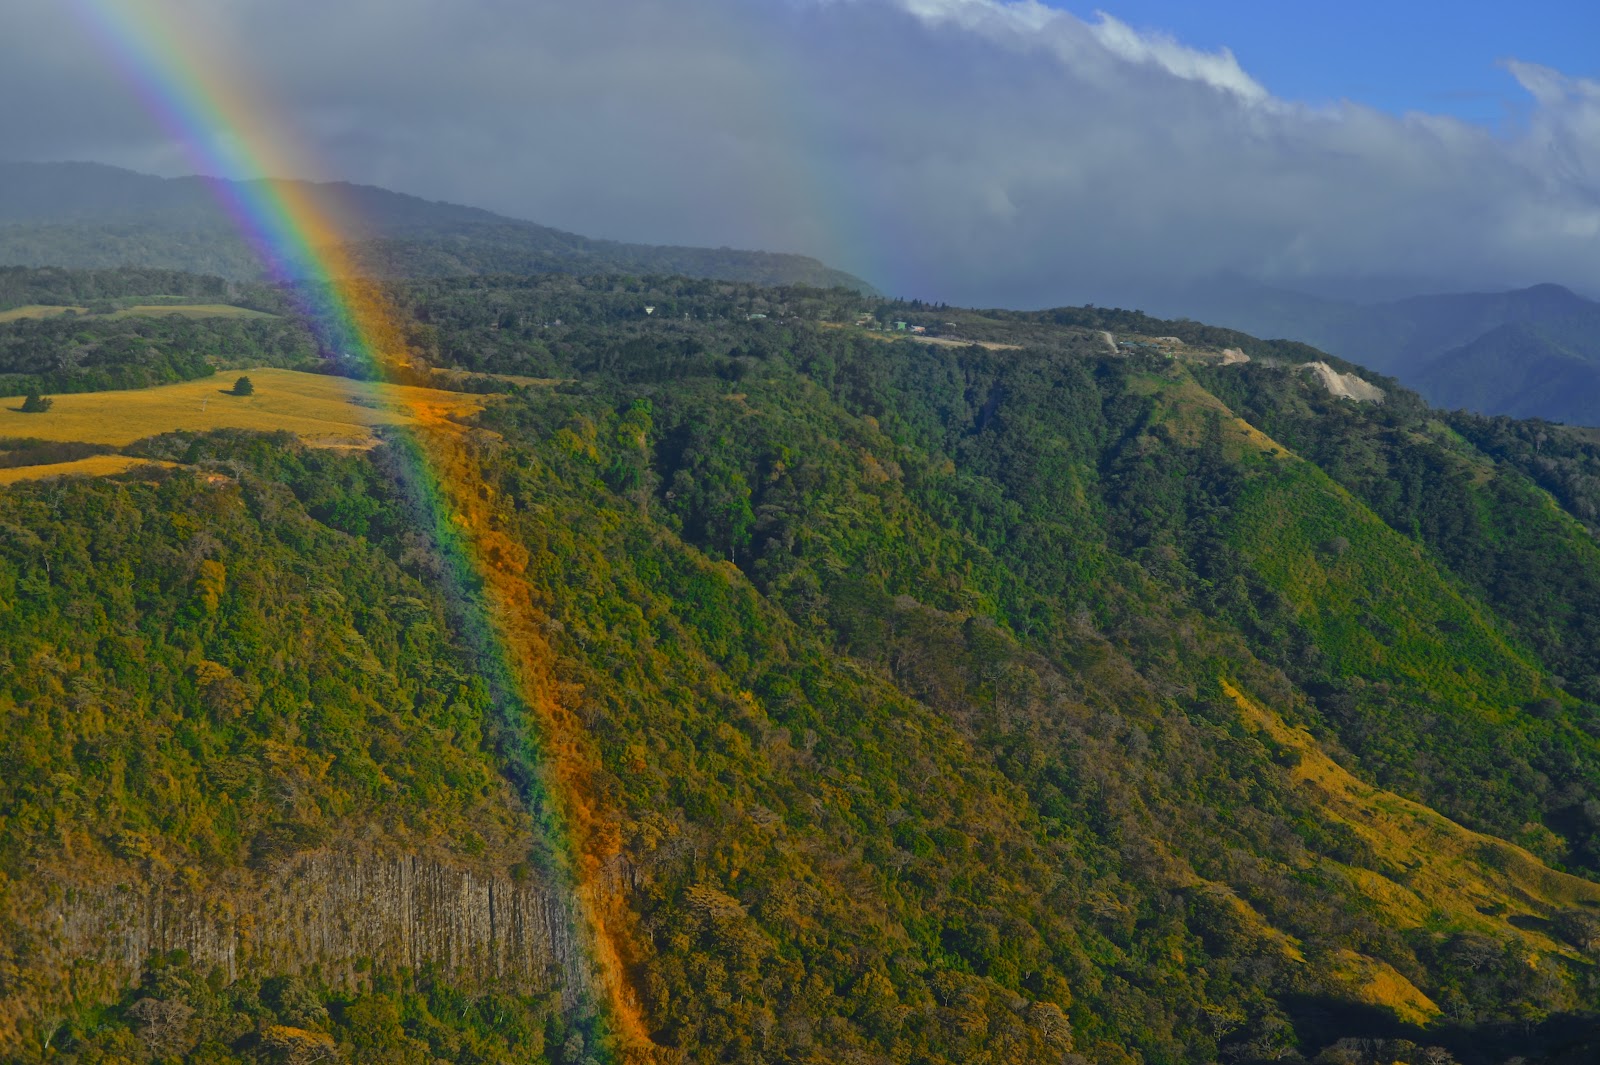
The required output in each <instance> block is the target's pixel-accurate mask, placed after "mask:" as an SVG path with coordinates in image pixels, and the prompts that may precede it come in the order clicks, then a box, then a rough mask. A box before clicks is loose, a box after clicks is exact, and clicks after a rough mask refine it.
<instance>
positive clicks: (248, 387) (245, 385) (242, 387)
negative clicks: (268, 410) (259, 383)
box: [233, 377, 256, 396]
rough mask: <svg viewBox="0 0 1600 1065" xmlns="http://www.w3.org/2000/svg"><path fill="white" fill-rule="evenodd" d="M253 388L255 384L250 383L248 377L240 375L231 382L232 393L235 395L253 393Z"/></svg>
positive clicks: (254, 388)
mask: <svg viewBox="0 0 1600 1065" xmlns="http://www.w3.org/2000/svg"><path fill="white" fill-rule="evenodd" d="M255 390H256V386H255V385H254V384H252V383H251V381H250V378H248V377H241V378H239V379H238V380H237V381H235V382H234V383H233V394H234V395H236V396H249V395H253V394H254V393H255Z"/></svg>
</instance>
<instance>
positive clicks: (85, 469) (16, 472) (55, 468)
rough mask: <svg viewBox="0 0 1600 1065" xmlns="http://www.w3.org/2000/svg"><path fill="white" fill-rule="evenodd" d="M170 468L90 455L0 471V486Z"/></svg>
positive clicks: (127, 457) (145, 461)
mask: <svg viewBox="0 0 1600 1065" xmlns="http://www.w3.org/2000/svg"><path fill="white" fill-rule="evenodd" d="M150 465H156V466H168V465H171V463H166V462H157V463H152V462H151V461H150V460H149V459H139V458H134V457H132V456H131V455H90V456H89V457H88V458H86V459H75V460H73V461H72V462H51V463H47V464H46V465H43V466H17V467H14V468H12V469H0V485H7V484H16V483H17V482H18V481H40V480H43V479H44V478H46V477H71V476H80V477H106V476H109V475H111V474H113V473H123V472H125V471H127V470H131V469H133V468H134V467H135V466H150Z"/></svg>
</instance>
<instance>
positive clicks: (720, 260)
mask: <svg viewBox="0 0 1600 1065" xmlns="http://www.w3.org/2000/svg"><path fill="white" fill-rule="evenodd" d="M260 183H261V182H250V183H249V184H260ZM284 183H286V184H291V185H293V186H295V187H297V188H298V189H300V190H302V192H303V193H304V194H306V195H309V196H310V197H311V198H313V199H315V200H317V201H318V203H319V205H320V207H321V209H322V211H323V212H324V213H325V214H326V215H327V216H328V217H330V218H331V219H333V220H334V221H335V222H336V224H337V227H338V228H339V230H340V231H341V232H343V233H345V234H347V235H348V236H349V237H350V238H351V239H352V241H353V242H354V244H355V245H356V254H355V258H356V261H357V262H358V263H361V264H363V265H364V266H366V267H367V268H368V269H371V270H373V271H374V272H377V273H382V274H385V275H387V276H396V277H404V276H418V275H420V276H431V275H452V274H455V275H460V274H470V273H530V272H536V271H541V270H555V271H559V272H565V273H593V274H602V273H618V272H639V273H660V274H682V275H688V276H703V277H717V278H719V279H723V280H732V281H751V282H758V283H763V284H793V283H806V284H813V285H816V286H817V287H821V288H831V287H834V286H842V287H846V288H851V289H854V290H856V291H861V292H872V291H873V290H872V288H871V286H870V285H868V284H867V283H866V282H864V281H862V280H861V279H859V278H856V277H853V276H851V275H849V274H846V273H844V272H842V271H838V270H834V269H832V268H830V267H827V266H825V265H824V264H822V263H821V262H819V261H817V260H815V259H812V258H810V257H807V256H802V255H793V254H785V253H773V252H757V251H741V250H736V249H730V248H692V247H678V246H668V245H645V244H630V243H627V242H623V241H614V240H596V239H592V238H589V237H583V236H579V235H578V234H574V233H567V232H564V231H562V230H559V229H553V228H550V227H548V226H542V225H539V224H538V223H535V222H530V221H525V220H521V219H515V218H509V217H506V216H504V215H499V214H496V213H494V212H492V211H488V210H484V209H482V208H476V207H467V206H462V205H459V204H452V203H446V202H443V201H430V200H426V199H424V198H422V197H417V196H411V195H408V194H406V193H398V192H393V191H391V190H388V189H384V188H381V187H379V186H374V185H359V184H353V183H350V182H308V181H298V180H288V181H285V182H284ZM229 184H231V183H230V182H228V181H226V180H223V179H217V178H208V177H182V178H160V177H154V176H151V175H146V174H139V173H137V172H135V171H130V170H124V169H121V168H118V167H110V166H106V165H103V164H98V163H5V162H0V263H4V264H8V265H18V266H62V267H72V268H108V267H117V266H144V267H165V268H169V269H178V270H189V271H191V272H197V273H210V274H220V275H222V276H225V277H229V278H232V279H235V280H244V279H255V278H258V277H259V276H260V273H261V267H260V264H259V262H258V260H257V257H256V255H255V253H254V252H253V251H252V250H251V249H250V248H249V247H248V246H247V245H246V244H245V243H244V242H243V241H242V240H241V239H240V238H239V236H238V235H237V226H236V225H235V223H234V222H233V220H232V219H231V218H229V217H228V215H227V213H226V210H225V208H224V207H223V206H222V202H223V199H224V197H219V195H218V193H217V187H218V186H223V187H226V186H227V185H229Z"/></svg>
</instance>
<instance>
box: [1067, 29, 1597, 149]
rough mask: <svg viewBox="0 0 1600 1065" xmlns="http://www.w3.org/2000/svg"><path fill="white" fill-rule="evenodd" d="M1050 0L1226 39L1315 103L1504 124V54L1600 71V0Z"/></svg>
mask: <svg viewBox="0 0 1600 1065" xmlns="http://www.w3.org/2000/svg"><path fill="white" fill-rule="evenodd" d="M1046 2H1048V3H1049V4H1050V6H1052V7H1056V8H1060V9H1062V10H1065V11H1070V12H1072V13H1073V14H1075V15H1078V16H1079V17H1081V18H1092V17H1093V14H1094V12H1095V11H1096V10H1097V9H1098V10H1102V11H1105V12H1106V13H1107V14H1109V15H1111V16H1113V17H1115V18H1117V19H1120V20H1121V21H1123V22H1126V23H1128V24H1129V25H1130V26H1132V27H1134V28H1135V29H1139V30H1158V31H1162V32H1165V33H1169V34H1171V35H1173V36H1175V37H1177V38H1178V39H1179V40H1181V41H1183V43H1185V44H1187V45H1189V46H1190V47H1193V48H1200V49H1205V50H1214V49H1217V48H1223V47H1226V48H1229V49H1231V50H1232V51H1233V53H1234V55H1235V56H1237V57H1238V59H1239V63H1240V65H1241V66H1242V67H1244V69H1245V70H1246V71H1248V72H1249V73H1250V74H1251V75H1253V76H1254V77H1255V78H1256V80H1257V81H1260V82H1261V83H1262V84H1263V85H1265V86H1266V87H1267V88H1268V89H1269V90H1270V91H1271V92H1273V93H1274V94H1275V95H1277V96H1280V97H1284V98H1287V99H1292V100H1301V101H1306V102H1313V103H1315V102H1321V101H1332V100H1339V99H1350V100H1354V101H1357V102H1359V103H1364V104H1368V105H1370V106H1373V107H1377V108H1380V109H1382V110H1385V111H1390V112H1393V113H1400V112H1404V111H1408V110H1420V111H1429V112H1433V113H1435V114H1452V115H1456V116H1457V117H1460V118H1466V119H1470V120H1472V121H1479V122H1485V123H1490V124H1499V123H1500V122H1502V121H1504V120H1505V119H1507V118H1508V117H1515V116H1517V115H1520V114H1521V113H1522V112H1523V110H1524V109H1525V108H1526V106H1527V94H1526V93H1524V92H1523V91H1522V90H1521V88H1519V87H1518V86H1517V84H1516V82H1515V81H1513V80H1512V78H1511V77H1510V76H1509V75H1507V74H1506V73H1505V71H1503V70H1502V69H1500V67H1499V66H1498V61H1499V60H1501V59H1505V58H1515V59H1520V60H1523V61H1525V62H1530V63H1538V64H1541V65H1543V66H1548V67H1554V68H1555V69H1557V70H1560V71H1562V72H1564V73H1566V74H1569V75H1573V76H1576V77H1588V78H1600V0H1523V2H1521V3H1509V2H1507V0H1495V2H1492V3H1486V2H1484V0H1457V2H1454V3H1452V2H1450V0H1387V2H1385V0H1343V2H1338V3H1330V2H1307V0H1227V2H1221V3H1218V2H1201V3H1196V2H1194V0H1107V2H1105V3H1100V4H1094V3H1079V2H1076V0H1073V2H1064V0H1046Z"/></svg>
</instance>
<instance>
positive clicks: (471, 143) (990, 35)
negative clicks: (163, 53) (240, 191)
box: [0, 0, 1600, 305]
mask: <svg viewBox="0 0 1600 1065" xmlns="http://www.w3.org/2000/svg"><path fill="white" fill-rule="evenodd" d="M106 2H109V0H106ZM142 6H145V7H166V8H168V9H171V10H173V11H176V12H178V13H179V14H180V15H181V16H183V17H185V18H186V19H189V20H190V22H189V24H190V25H193V26H195V27H197V29H196V30H195V35H196V36H203V37H206V38H208V39H212V40H214V41H215V42H216V47H217V50H218V51H219V52H221V53H226V54H234V55H238V56H240V57H242V61H240V62H239V63H238V64H237V65H238V68H239V69H240V70H242V71H244V70H247V71H250V72H251V73H252V74H253V76H254V77H256V78H258V79H259V81H260V84H261V86H262V91H263V95H264V97H265V98H267V99H270V100H272V101H273V104H272V105H271V109H272V110H273V111H274V112H276V113H278V114H279V115H280V116H281V117H283V119H284V120H285V124H286V125H288V126H290V127H292V129H293V131H294V133H295V135H296V136H297V137H298V138H299V139H301V140H303V141H304V142H306V144H307V145H308V147H307V152H306V156H305V157H306V158H308V159H312V160H315V164H314V165H312V164H307V167H308V168H309V169H314V170H316V171H318V172H319V173H318V174H317V175H316V176H324V177H340V178H347V179H350V180H356V181H366V182H372V183H376V184H383V185H387V186H389V187H393V188H397V189H400V190H402V191H408V192H414V193H417V194H420V195H426V196H431V197H435V198H443V199H451V200H455V201H458V202H466V203H473V204H479V205H483V206H488V207H492V208H494V209H497V210H501V211H504V212H507V213H510V214H515V215H518V216H521V217H528V218H533V219H535V220H538V221H541V222H545V223H547V224H551V225H558V226H562V227H566V228H570V229H574V230H577V231H580V232H584V233H589V234H592V235H597V236H609V237H617V238H623V239H632V240H649V241H659V242H675V243H697V244H723V243H725V244H732V245H739V246H757V247H766V248H772V249H782V250H796V251H804V252H808V253H811V254H815V255H818V256H819V257H821V258H824V259H826V260H828V261H829V262H831V263H834V264H836V265H839V266H842V267H844V268H846V269H852V270H855V271H857V272H860V273H862V274H864V275H866V276H868V277H870V278H872V279H873V280H874V281H876V282H878V283H879V284H880V285H881V286H883V287H885V288H887V289H889V290H892V291H896V292H903V293H906V294H909V295H920V296H924V297H927V298H937V299H948V300H951V301H953V302H954V301H959V302H977V303H1008V304H1023V305H1028V304H1043V303H1057V302H1066V301H1076V300H1081V299H1101V300H1104V299H1108V298H1116V296H1117V295H1119V294H1123V293H1129V292H1136V291H1139V290H1148V288H1149V287H1150V286H1151V285H1154V284H1161V283H1169V282H1174V281H1181V280H1183V279H1186V278H1194V277H1203V276H1207V275H1210V274H1214V273H1216V272H1219V271H1231V272H1237V273H1242V274H1246V275H1250V276H1256V277H1261V278H1264V279H1268V280H1275V281H1289V282H1292V281H1295V280H1297V279H1300V278H1305V277H1315V276H1327V275H1361V274H1385V275H1418V276H1425V277H1429V278H1437V279H1440V280H1441V281H1444V282H1448V283H1452V284H1461V285H1494V284H1514V283H1525V282H1533V281H1539V280H1557V281H1563V282H1566V283H1569V284H1575V285H1579V286H1588V285H1589V284H1591V281H1590V279H1591V278H1593V277H1594V276H1596V274H1597V269H1596V268H1597V267H1600V240H1597V238H1600V84H1597V83H1594V82H1589V81H1584V80H1581V79H1574V78H1569V77H1566V76H1564V75H1562V74H1560V73H1559V72H1556V71H1552V70H1548V69H1544V68H1540V67H1536V66H1532V65H1529V64H1524V63H1517V62H1508V63H1507V64H1506V66H1507V70H1508V73H1509V75H1510V76H1511V77H1513V78H1515V79H1516V81H1517V82H1518V83H1520V85H1521V87H1522V88H1523V89H1525V90H1526V92H1527V93H1528V95H1529V99H1530V103H1529V110H1528V113H1527V117H1526V120H1525V122H1524V123H1523V124H1522V125H1521V126H1519V127H1518V128H1515V129H1512V130H1509V131H1507V130H1498V131H1492V130H1489V129H1485V128H1481V127H1477V126H1474V125H1471V124H1468V123H1465V122H1462V121H1458V120H1455V119H1452V118H1447V117H1441V116H1436V115H1426V114H1411V115H1406V116H1404V117H1396V116H1392V115H1388V114H1384V113H1380V112H1377V111H1374V110H1372V109H1369V108H1366V107H1363V106H1361V105H1359V104H1354V103H1342V104H1338V105H1335V106H1331V107H1319V108H1312V107H1308V106H1304V105H1301V104H1297V103H1295V102H1293V101H1287V100H1282V99H1279V98H1277V97H1275V96H1273V95H1272V93H1271V92H1270V87H1268V86H1263V85H1261V84H1259V83H1258V82H1257V81H1256V80H1255V79H1253V78H1252V77H1251V76H1250V74H1249V73H1248V72H1247V71H1245V70H1243V69H1241V67H1240V66H1239V64H1238V63H1237V62H1236V60H1235V59H1234V57H1233V56H1232V55H1231V54H1229V53H1227V52H1218V53H1207V52H1201V51H1197V50H1194V49H1191V48H1188V47H1186V46H1184V45H1183V44H1182V43H1181V42H1178V41H1175V40H1172V39H1169V38H1164V37H1159V36H1152V35H1146V34H1140V33H1138V32H1135V31H1134V30H1132V29H1130V28H1129V27H1127V26H1125V25H1123V24H1122V23H1120V22H1117V21H1115V20H1114V19H1112V18H1110V17H1107V16H1099V17H1098V18H1097V19H1095V20H1092V21H1085V20H1082V19H1078V18H1075V17H1073V16H1072V15H1069V14H1065V13H1062V12H1059V11H1056V10H1053V9H1051V8H1047V7H1044V6H1043V5H1041V4H1038V3H1034V2H1031V0H1024V2H1014V3H1010V2H1001V0H673V2H672V3H670V4H668V3H662V2H660V0H533V2H529V0H341V2H339V3H337V4H329V3H327V2H326V0H208V2H206V3H203V4H202V3H201V2H200V0H164V2H157V0H145V3H144V4H143V5H142ZM0 29H3V30H4V31H5V32H0V99H4V100H7V101H9V102H10V105H9V106H7V107H5V108H4V109H3V110H0V143H5V144H7V145H9V146H10V147H9V148H8V149H7V154H10V155H12V156H14V157H18V158H96V159H103V160H105V161H109V162H121V163H125V164H129V165H134V166H139V167H145V168H155V169H160V170H164V171H167V172H174V171H177V170H181V169H183V167H184V161H183V156H182V155H181V153H179V152H177V151H175V150H174V148H173V146H172V145H171V144H170V143H168V142H167V141H166V139H165V138H164V137H163V135H162V133H161V131H160V130H159V128H158V127H156V126H154V125H152V124H151V123H150V122H149V121H148V120H146V119H144V118H143V117H141V116H140V114H139V113H138V110H137V107H136V104H135V102H134V101H132V100H130V98H129V95H128V93H127V91H126V89H125V88H124V87H122V86H121V85H120V84H119V81H118V79H117V77H116V75H115V73H114V72H113V71H111V70H109V69H107V64H106V62H105V60H104V59H103V57H102V56H101V55H100V54H98V53H97V51H96V50H95V48H94V46H93V45H92V43H91V42H90V40H89V39H88V38H87V37H86V35H85V34H84V33H82V32H81V30H80V29H78V28H75V26H74V24H73V20H72V18H71V17H70V16H69V14H68V13H67V11H66V8H65V6H64V5H62V4H61V3H59V2H58V0H0Z"/></svg>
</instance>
